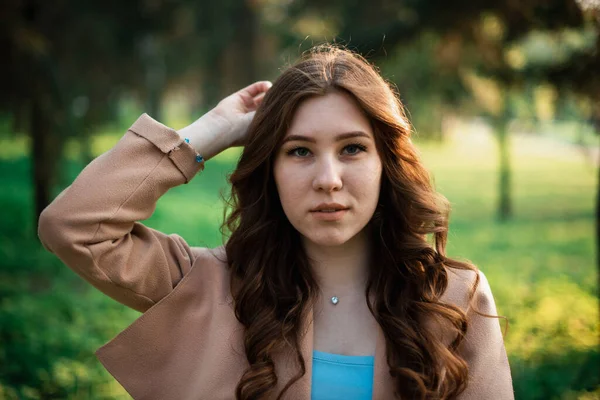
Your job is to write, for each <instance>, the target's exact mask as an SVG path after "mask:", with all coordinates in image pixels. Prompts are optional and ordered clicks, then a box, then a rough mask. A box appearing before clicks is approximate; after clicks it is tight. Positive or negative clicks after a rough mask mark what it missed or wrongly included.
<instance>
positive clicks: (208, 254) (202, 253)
mask: <svg viewBox="0 0 600 400" xmlns="http://www.w3.org/2000/svg"><path fill="white" fill-rule="evenodd" d="M192 252H193V253H194V259H195V261H194V264H195V263H196V262H199V263H200V264H211V265H214V266H218V267H221V268H225V269H227V252H226V251H225V246H218V247H213V248H210V247H192Z"/></svg>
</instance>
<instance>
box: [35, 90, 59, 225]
mask: <svg viewBox="0 0 600 400" xmlns="http://www.w3.org/2000/svg"><path fill="white" fill-rule="evenodd" d="M30 129H31V130H30V135H31V150H30V154H31V164H32V165H31V170H32V181H33V188H34V207H35V218H34V222H35V223H34V226H33V229H34V237H35V236H37V226H38V218H39V215H40V214H41V212H42V211H43V210H44V208H46V206H47V205H48V204H50V199H51V190H52V183H53V178H54V171H55V167H56V160H57V159H58V158H59V157H60V155H59V153H58V149H57V147H58V146H56V141H55V140H53V138H52V137H51V135H52V126H51V120H50V118H49V117H48V115H47V113H46V110H45V109H44V107H43V106H42V104H41V100H40V99H34V100H33V104H32V107H31V124H30Z"/></svg>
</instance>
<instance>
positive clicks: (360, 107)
mask: <svg viewBox="0 0 600 400" xmlns="http://www.w3.org/2000/svg"><path fill="white" fill-rule="evenodd" d="M410 133H411V128H410V125H409V123H408V121H407V118H406V116H405V114H404V112H403V108H402V105H401V103H400V101H399V99H398V96H397V95H396V94H395V92H394V91H393V90H392V89H391V88H390V86H389V85H388V84H387V83H386V82H385V81H384V80H383V79H382V77H381V76H380V75H379V74H378V72H377V70H376V69H375V68H374V67H373V66H372V65H370V64H369V63H368V62H367V61H366V60H365V59H363V58H362V57H360V56H358V55H356V54H354V53H352V52H350V51H347V50H344V49H341V48H337V47H332V46H319V47H316V48H314V49H313V50H312V51H310V52H307V53H306V54H305V55H304V56H303V57H302V59H301V60H299V61H298V62H297V63H296V64H295V65H293V66H291V67H289V68H287V69H286V70H285V71H284V72H283V73H282V74H281V76H280V77H279V78H278V79H277V80H276V82H275V83H274V84H273V85H272V87H271V84H270V83H269V82H257V83H255V84H253V85H250V86H248V87H247V88H245V89H242V90H240V91H238V92H237V93H234V94H232V95H231V96H229V97H227V98H225V99H224V100H222V101H221V102H220V103H219V104H218V105H217V106H216V107H215V108H214V109H213V110H212V111H210V112H208V113H207V114H206V115H204V116H203V117H202V118H200V119H199V120H198V121H196V122H194V123H193V124H192V125H190V126H188V127H186V128H184V129H181V130H180V131H178V132H176V131H174V130H172V129H170V128H168V127H166V126H164V125H162V124H160V123H159V122H156V121H154V120H153V119H152V118H150V117H149V116H147V115H145V114H144V115H143V116H141V117H140V118H139V119H138V120H137V121H136V122H135V123H134V124H133V126H132V127H131V128H130V129H129V130H128V131H127V132H126V133H125V135H124V136H123V137H122V138H121V140H120V141H119V142H118V143H117V144H116V145H115V146H114V147H113V148H112V149H111V150H109V151H108V152H106V153H104V154H102V155H101V156H99V157H98V158H96V159H95V160H94V161H93V162H91V163H90V164H89V165H88V166H87V167H86V168H85V169H84V170H83V171H82V172H81V174H80V175H79V176H78V177H77V179H76V180H75V181H74V182H73V183H72V184H71V185H70V186H69V187H68V188H66V189H65V190H64V191H63V192H62V193H61V194H60V195H59V196H58V197H57V198H56V199H55V200H54V201H53V203H52V204H51V205H50V206H48V208H46V210H44V212H43V213H42V215H41V216H40V220H39V236H40V239H41V241H42V243H43V244H44V246H45V247H46V248H47V249H48V250H49V251H51V252H53V253H55V254H56V255H57V256H58V257H60V258H61V259H62V260H63V261H64V262H65V264H66V265H68V266H69V267H70V268H72V269H73V270H75V271H76V272H77V273H78V274H80V275H81V276H82V277H83V278H84V279H86V280H87V281H89V282H90V283H91V284H92V285H94V286H95V287H97V288H98V289H100V290H101V291H103V292H104V293H106V294H107V295H109V296H111V297H112V298H114V299H116V300H117V301H119V302H121V303H123V304H125V305H127V306H129V307H132V308H134V309H136V310H139V311H141V312H143V313H144V314H143V315H142V316H141V317H140V318H139V319H138V320H136V321H135V322H134V323H133V324H132V325H131V326H129V327H128V328H127V329H125V330H124V331H123V332H121V333H120V334H119V335H118V336H117V337H116V338H114V339H113V340H111V341H110V342H109V343H107V344H106V345H104V346H103V347H101V348H100V349H99V350H98V351H97V352H96V354H97V356H98V358H99V360H100V361H101V362H102V363H103V365H104V366H105V367H106V368H107V369H108V371H109V372H110V373H111V374H112V375H113V376H114V377H115V378H116V379H117V380H118V381H119V382H120V383H121V384H122V385H123V387H124V388H125V389H126V390H127V391H128V392H129V393H130V394H131V395H132V396H133V397H134V398H135V399H211V400H212V399H233V398H236V399H310V398H312V399H344V400H350V399H394V398H402V399H448V398H460V399H495V400H497V399H512V398H513V390H512V381H511V375H510V368H509V365H508V361H507V357H506V351H505V349H504V344H503V339H502V334H501V331H500V325H499V323H498V320H497V318H494V316H495V315H496V308H495V304H494V299H493V296H492V293H491V291H490V287H489V285H488V283H487V281H486V279H485V276H484V275H483V273H481V272H479V271H478V270H477V268H476V267H475V266H473V265H470V264H467V263H463V262H459V261H456V260H453V259H451V258H448V257H447V256H446V252H445V243H446V237H447V232H448V207H447V205H446V202H445V201H444V199H443V197H441V196H439V195H438V194H437V193H436V192H435V190H434V189H433V187H432V185H431V182H430V177H429V175H428V173H427V172H426V170H425V169H424V167H423V165H422V164H421V162H420V160H419V158H418V156H417V152H416V150H415V147H414V145H413V144H412V142H411V140H410ZM236 145H243V146H244V150H243V153H242V156H241V158H240V160H239V162H238V165H237V167H236V169H235V171H234V172H233V174H232V175H231V177H230V181H231V201H230V206H231V210H230V214H229V215H228V218H227V219H226V221H225V223H224V224H225V226H226V227H227V228H228V230H229V232H230V236H229V239H228V241H227V243H226V244H225V245H224V246H223V247H220V248H217V249H207V248H200V247H191V246H189V245H188V243H187V242H186V241H185V240H184V239H183V238H181V237H180V236H178V235H176V234H171V235H167V234H164V233H161V232H159V231H156V230H154V229H151V228H148V227H146V226H144V225H143V224H141V223H140V222H139V221H140V220H144V219H146V218H148V217H149V216H150V215H151V214H152V213H153V211H154V208H155V205H156V202H157V201H158V199H159V198H160V197H161V196H162V195H163V194H164V193H165V192H166V191H167V190H169V189H170V188H172V187H174V186H177V185H180V184H184V183H189V181H190V180H191V179H192V178H193V177H194V176H195V174H196V173H197V172H199V171H200V170H202V169H203V168H204V163H205V161H208V160H210V159H211V158H212V157H213V156H215V155H216V154H218V153H220V152H221V151H223V150H225V149H227V148H229V147H231V146H236ZM209 165H210V163H208V166H209ZM200 184H201V182H200ZM182 212H185V210H182ZM428 239H431V240H428Z"/></svg>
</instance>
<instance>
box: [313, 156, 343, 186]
mask: <svg viewBox="0 0 600 400" xmlns="http://www.w3.org/2000/svg"><path fill="white" fill-rule="evenodd" d="M338 164H339V163H338V162H337V160H335V159H332V158H330V157H327V158H324V159H323V160H320V161H319V162H318V163H317V164H316V166H315V167H316V170H315V176H314V179H313V189H315V190H323V191H325V192H333V191H336V190H340V189H341V188H342V167H341V166H340V165H338Z"/></svg>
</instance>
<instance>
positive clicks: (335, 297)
mask: <svg viewBox="0 0 600 400" xmlns="http://www.w3.org/2000/svg"><path fill="white" fill-rule="evenodd" d="M338 301H340V299H338V298H337V296H333V297H332V298H331V304H333V305H334V306H335V305H336V304H337V303H338Z"/></svg>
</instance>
